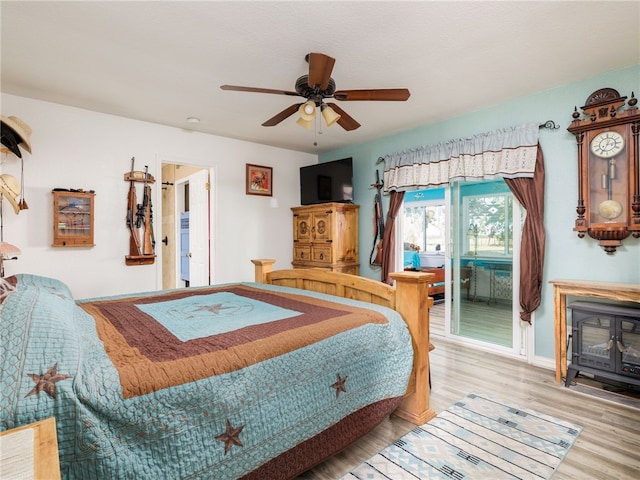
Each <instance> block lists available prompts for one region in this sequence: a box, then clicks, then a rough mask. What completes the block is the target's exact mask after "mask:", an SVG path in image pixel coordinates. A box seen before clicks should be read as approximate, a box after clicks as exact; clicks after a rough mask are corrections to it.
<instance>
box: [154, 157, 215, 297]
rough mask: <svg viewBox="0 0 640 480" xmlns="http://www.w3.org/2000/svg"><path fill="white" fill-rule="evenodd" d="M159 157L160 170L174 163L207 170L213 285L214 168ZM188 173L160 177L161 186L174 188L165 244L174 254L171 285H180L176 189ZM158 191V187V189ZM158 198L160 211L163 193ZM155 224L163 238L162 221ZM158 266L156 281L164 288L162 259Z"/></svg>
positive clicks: (210, 282) (178, 221)
mask: <svg viewBox="0 0 640 480" xmlns="http://www.w3.org/2000/svg"><path fill="white" fill-rule="evenodd" d="M158 158H159V159H160V161H159V166H160V170H161V171H162V168H163V166H166V165H174V166H175V167H176V168H177V167H189V168H191V169H194V171H196V170H198V171H199V170H207V171H208V173H209V208H208V215H207V219H206V221H207V222H208V234H209V284H210V285H213V284H215V269H214V266H215V228H214V226H215V211H216V210H215V209H216V201H215V200H216V188H215V185H216V172H215V168H213V167H210V166H205V165H198V164H197V163H185V162H184V160H182V161H177V160H175V159H171V158H168V157H165V156H159V157H158ZM188 176H189V175H185V177H183V178H180V179H179V180H175V178H164V177H163V178H162V184H163V186H166V187H167V188H174V189H176V190H175V191H174V195H173V197H174V198H173V202H171V204H170V207H171V209H172V211H173V217H174V222H173V232H172V234H171V238H169V241H170V243H169V245H167V246H168V247H169V248H172V249H173V251H174V253H175V255H174V262H173V263H174V275H173V286H174V288H175V287H178V286H179V285H180V282H181V280H180V279H179V276H180V272H179V264H178V263H179V258H178V254H177V253H176V250H177V248H178V246H179V242H180V238H179V237H180V231H179V226H180V208H179V206H180V204H179V203H178V193H177V189H178V188H180V187H179V186H178V184H179V183H182V184H184V183H185V179H186V178H188ZM158 190H159V191H160V189H158ZM157 198H158V202H157V204H158V205H160V210H159V211H160V212H162V211H163V210H162V208H163V207H164V205H163V203H164V199H163V195H161V194H159V195H158V196H157ZM156 224H159V227H160V228H158V229H157V230H156V231H158V230H159V231H161V235H160V236H159V237H161V238H164V237H165V236H167V235H166V233H165V232H164V231H163V229H162V222H161V221H157V220H156ZM156 250H157V251H158V250H159V251H160V252H157V253H161V251H162V248H160V249H158V248H157V249H156ZM158 268H159V275H158V283H159V285H160V287H159V288H164V287H163V278H164V276H165V272H164V269H163V268H162V261H160V262H159V264H158Z"/></svg>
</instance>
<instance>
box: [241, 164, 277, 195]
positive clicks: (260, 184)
mask: <svg viewBox="0 0 640 480" xmlns="http://www.w3.org/2000/svg"><path fill="white" fill-rule="evenodd" d="M246 186H247V195H264V196H267V197H270V196H272V195H273V168H271V167H264V166H262V165H251V164H249V163H247V185H246Z"/></svg>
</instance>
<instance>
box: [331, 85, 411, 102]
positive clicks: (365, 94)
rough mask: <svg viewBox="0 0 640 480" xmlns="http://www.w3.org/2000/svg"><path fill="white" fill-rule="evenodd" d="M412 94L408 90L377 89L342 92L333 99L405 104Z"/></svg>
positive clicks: (336, 93)
mask: <svg viewBox="0 0 640 480" xmlns="http://www.w3.org/2000/svg"><path fill="white" fill-rule="evenodd" d="M410 95H411V93H410V92H409V90H407V89H406V88H377V89H372V90H340V91H338V92H335V93H334V94H333V98H335V99H336V100H341V101H349V100H378V101H387V102H404V101H405V100H407V99H408V98H409V96H410Z"/></svg>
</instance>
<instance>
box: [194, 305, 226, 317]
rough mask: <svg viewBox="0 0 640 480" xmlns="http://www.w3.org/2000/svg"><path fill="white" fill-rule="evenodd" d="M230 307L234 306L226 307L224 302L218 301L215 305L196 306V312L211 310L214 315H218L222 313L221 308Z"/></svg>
mask: <svg viewBox="0 0 640 480" xmlns="http://www.w3.org/2000/svg"><path fill="white" fill-rule="evenodd" d="M228 308H233V307H224V306H223V305H222V303H216V304H215V305H203V306H201V307H198V308H196V309H195V311H196V312H201V311H206V312H211V313H213V314H214V315H218V314H219V313H220V310H226V309H228Z"/></svg>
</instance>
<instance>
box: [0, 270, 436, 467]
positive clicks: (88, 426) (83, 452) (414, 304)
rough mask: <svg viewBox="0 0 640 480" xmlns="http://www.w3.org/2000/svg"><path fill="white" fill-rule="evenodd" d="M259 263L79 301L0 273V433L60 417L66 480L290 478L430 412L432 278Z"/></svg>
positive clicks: (50, 283)
mask: <svg viewBox="0 0 640 480" xmlns="http://www.w3.org/2000/svg"><path fill="white" fill-rule="evenodd" d="M253 263H254V265H255V271H256V281H255V282H249V283H237V284H225V285H217V286H211V287H200V288H190V289H176V290H167V291H158V292H149V293H145V294H128V295H119V296H111V297H102V298H93V299H82V300H74V299H73V296H72V294H71V292H70V290H69V288H68V287H67V286H66V285H65V284H64V283H62V282H60V281H59V280H56V279H53V278H47V277H40V276H35V275H29V274H18V275H15V276H13V277H10V278H8V279H7V281H9V282H10V283H11V284H12V285H14V286H15V289H14V291H13V293H10V294H8V295H6V297H5V298H4V299H3V301H2V303H1V304H0V329H1V335H2V336H1V339H2V347H1V348H2V358H3V365H2V372H1V373H0V399H1V402H0V405H1V413H0V430H2V431H4V430H9V429H11V428H15V427H18V426H22V425H26V424H28V423H31V422H35V421H38V420H42V419H45V418H49V417H52V416H53V417H55V418H56V423H57V435H58V447H59V456H60V466H61V471H62V475H63V478H68V479H76V478H100V479H107V478H114V479H115V478H117V479H124V478H170V479H178V478H185V479H186V478H189V479H198V478H203V479H204V478H207V479H209V478H216V479H236V478H244V479H265V478H269V479H286V478H293V477H295V476H297V475H298V474H300V473H302V472H303V471H305V470H306V469H308V468H311V467H312V466H314V465H316V464H317V463H319V462H322V461H323V460H325V459H327V458H328V457H330V456H332V455H335V454H336V453H338V452H339V451H341V450H342V449H344V448H345V447H346V446H348V445H350V444H351V443H353V442H354V441H355V440H357V439H358V438H360V437H361V436H363V435H364V434H366V433H367V432H369V431H370V430H371V429H372V428H374V427H375V426H376V425H377V424H378V423H379V422H380V421H382V420H383V419H384V418H386V417H387V416H389V415H390V414H391V413H392V412H393V413H395V414H396V415H399V416H401V417H403V418H405V419H407V420H409V421H411V422H413V423H416V424H422V423H424V422H425V421H427V420H429V419H430V418H431V417H433V416H434V412H433V411H432V410H431V409H430V407H429V378H428V375H429V363H428V352H429V345H430V344H429V316H428V315H429V312H428V308H429V306H430V299H429V298H428V297H427V285H428V280H429V278H430V277H431V275H430V274H420V273H413V272H406V273H405V272H399V273H396V274H393V276H394V278H395V281H396V287H395V288H392V287H390V286H388V285H385V284H381V283H379V282H375V281H372V280H368V279H364V278H362V277H355V276H351V275H347V274H342V273H334V272H326V271H322V270H303V269H294V270H281V271H274V270H273V263H274V262H273V261H272V260H253ZM212 319H215V321H212Z"/></svg>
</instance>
